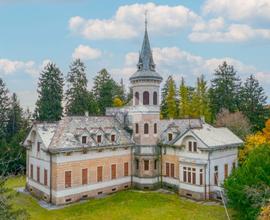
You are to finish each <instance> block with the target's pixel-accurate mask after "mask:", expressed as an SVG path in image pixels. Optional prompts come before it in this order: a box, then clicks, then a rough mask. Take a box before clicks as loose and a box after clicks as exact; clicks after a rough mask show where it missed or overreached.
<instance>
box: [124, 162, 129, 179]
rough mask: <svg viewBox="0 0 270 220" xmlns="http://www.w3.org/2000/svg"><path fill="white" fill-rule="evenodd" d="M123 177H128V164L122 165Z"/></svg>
mask: <svg viewBox="0 0 270 220" xmlns="http://www.w3.org/2000/svg"><path fill="white" fill-rule="evenodd" d="M124 176H128V162H125V163H124Z"/></svg>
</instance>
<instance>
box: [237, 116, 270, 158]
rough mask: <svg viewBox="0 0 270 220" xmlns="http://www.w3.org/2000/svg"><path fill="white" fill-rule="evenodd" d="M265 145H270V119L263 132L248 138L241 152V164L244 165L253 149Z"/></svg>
mask: <svg viewBox="0 0 270 220" xmlns="http://www.w3.org/2000/svg"><path fill="white" fill-rule="evenodd" d="M265 143H270V119H268V120H267V121H266V122H265V128H264V129H263V130H262V132H257V133H256V134H251V135H248V136H247V138H246V142H245V146H244V147H243V149H241V150H240V151H239V162H240V163H243V162H244V161H245V159H246V157H247V155H248V154H249V153H250V152H251V151H252V150H253V149H255V148H257V147H259V146H261V145H262V144H265Z"/></svg>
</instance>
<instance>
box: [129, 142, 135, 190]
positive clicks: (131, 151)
mask: <svg viewBox="0 0 270 220" xmlns="http://www.w3.org/2000/svg"><path fill="white" fill-rule="evenodd" d="M133 146H134V145H131V147H130V158H131V163H130V169H131V174H130V178H131V179H130V181H131V186H132V187H133V163H134V161H133Z"/></svg>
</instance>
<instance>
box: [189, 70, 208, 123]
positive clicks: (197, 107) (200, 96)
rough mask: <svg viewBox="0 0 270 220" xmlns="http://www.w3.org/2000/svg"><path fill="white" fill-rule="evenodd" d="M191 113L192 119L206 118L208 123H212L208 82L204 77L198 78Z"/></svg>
mask: <svg viewBox="0 0 270 220" xmlns="http://www.w3.org/2000/svg"><path fill="white" fill-rule="evenodd" d="M190 111H191V116H192V117H195V118H198V117H201V116H204V117H205V120H206V121H210V119H211V113H210V112H211V111H210V107H209V94H208V89H207V82H206V81H205V79H204V76H203V75H202V76H201V77H198V78H197V85H196V88H195V91H194V92H193V93H192V101H191V105H190Z"/></svg>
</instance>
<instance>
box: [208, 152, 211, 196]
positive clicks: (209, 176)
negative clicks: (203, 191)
mask: <svg viewBox="0 0 270 220" xmlns="http://www.w3.org/2000/svg"><path fill="white" fill-rule="evenodd" d="M210 153H211V151H209V152H208V197H209V199H210V178H211V175H210V170H211V169H210V165H211V163H210Z"/></svg>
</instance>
